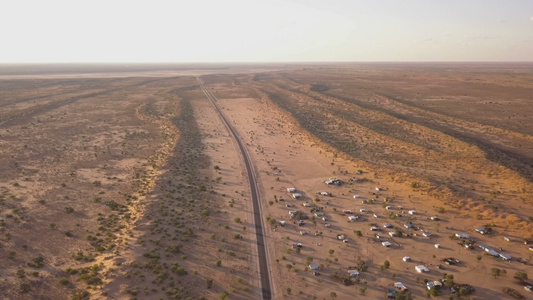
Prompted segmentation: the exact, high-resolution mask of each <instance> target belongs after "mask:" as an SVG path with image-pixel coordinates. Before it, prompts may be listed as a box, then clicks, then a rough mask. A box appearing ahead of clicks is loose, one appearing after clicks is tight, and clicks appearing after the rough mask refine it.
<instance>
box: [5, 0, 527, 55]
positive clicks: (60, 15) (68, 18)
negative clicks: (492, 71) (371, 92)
mask: <svg viewBox="0 0 533 300" xmlns="http://www.w3.org/2000/svg"><path fill="white" fill-rule="evenodd" d="M0 38H1V39H0V41H1V43H0V62H167V61H168V62H239V61H244V62H250V61H254V62H255V61H267V62H281V61H299V62H301V61H533V0H516V1H515V0H283V1H282V0H263V1H260V0H187V1H182V0H174V1H163V0H149V1H135V0H128V1H122V0H103V1H102V0H85V1H77V0H0Z"/></svg>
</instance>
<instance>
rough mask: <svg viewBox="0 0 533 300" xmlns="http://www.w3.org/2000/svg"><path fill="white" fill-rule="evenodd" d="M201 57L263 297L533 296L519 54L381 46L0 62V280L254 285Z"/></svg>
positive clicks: (200, 291) (80, 288)
mask: <svg viewBox="0 0 533 300" xmlns="http://www.w3.org/2000/svg"><path fill="white" fill-rule="evenodd" d="M197 76H201V78H202V80H203V82H204V84H205V86H206V87H207V88H208V89H209V91H210V92H211V93H212V94H213V95H214V96H215V97H216V99H217V100H216V101H217V106H218V107H220V108H221V110H222V113H223V114H224V115H225V116H226V118H227V119H228V120H229V121H230V123H231V124H232V126H233V127H234V129H235V130H236V131H237V133H238V135H239V137H240V139H241V140H242V142H243V143H244V144H245V145H246V147H247V151H248V154H249V156H250V157H251V159H252V162H253V164H254V170H255V173H256V179H257V181H258V182H257V184H258V186H259V187H260V194H261V206H262V212H263V214H264V224H265V225H267V226H266V227H267V229H266V232H265V238H266V239H267V246H268V249H267V250H268V260H269V265H270V273H271V282H272V293H273V298H274V299H334V298H337V299H349V298H353V297H365V298H369V299H378V298H379V299H382V298H385V297H386V295H387V288H391V287H392V288H393V283H395V282H402V283H403V284H404V285H405V286H407V287H408V289H409V291H408V292H407V293H398V295H397V298H402V299H408V298H413V299H417V298H418V299H421V298H425V297H427V295H428V294H432V295H438V294H442V295H443V296H444V297H446V298H448V297H453V298H455V297H459V294H467V293H468V292H469V290H468V289H467V288H465V287H464V286H463V287H462V288H461V286H460V284H468V285H470V286H472V287H474V289H475V290H474V291H473V293H471V294H470V295H462V297H470V298H471V299H501V298H506V297H509V298H510V297H511V296H510V294H512V292H509V291H510V290H509V289H514V290H517V291H518V293H520V294H522V295H523V296H525V297H531V295H530V294H528V293H530V292H528V291H526V290H524V289H523V285H524V284H525V283H527V282H530V280H529V279H528V278H527V274H528V272H529V273H531V271H530V270H531V264H533V258H532V256H531V255H532V254H533V252H531V251H529V250H528V247H529V246H530V245H526V244H524V242H527V241H529V240H531V239H533V235H532V232H533V225H532V221H533V205H532V202H533V198H532V196H533V106H532V105H531V104H532V103H533V65H531V64H518V63H516V64H510V63H509V64H503V63H501V64H482V63H470V64H467V63H464V64H459V63H447V64H445V63H440V64H439V63H426V64H422V63H421V64H384V63H383V64H309V65H296V64H292V65H272V66H269V65H237V66H230V65H216V66H209V65H190V66H181V67H180V66H171V65H168V66H167V65H158V66H148V65H145V66H128V67H117V66H112V65H105V66H98V67H96V66H90V67H88V66H77V67H68V66H60V67H58V66H49V67H46V66H38V67H31V66H22V67H21V66H8V67H6V68H3V71H2V72H1V74H0V91H1V94H0V162H1V163H0V170H1V172H0V248H1V250H2V251H0V261H1V264H0V265H1V267H0V275H1V277H0V278H1V281H0V290H2V291H4V292H3V294H2V295H1V296H0V297H1V298H2V299H29V298H35V299H160V298H161V299H201V298H205V299H226V298H227V299H258V298H259V297H260V294H259V291H260V287H259V278H258V270H257V248H256V244H255V232H254V224H253V219H252V205H251V202H250V201H251V199H250V191H249V184H248V183H247V180H248V178H247V177H246V172H245V170H244V164H243V161H242V157H240V153H239V152H238V148H237V146H236V144H235V142H234V141H233V140H232V137H231V135H230V134H229V132H228V130H227V129H226V128H225V126H224V124H223V123H222V121H221V119H220V117H219V115H218V114H217V112H216V110H215V109H214V107H213V105H211V103H210V102H209V101H208V99H207V98H206V97H205V95H204V94H203V92H202V90H201V89H200V87H199V85H198V81H197ZM330 178H331V179H333V178H336V179H338V180H339V181H338V182H339V185H336V184H331V185H327V184H326V183H325V181H326V180H328V179H330ZM287 188H294V189H295V190H296V192H297V193H299V194H300V195H301V197H298V198H294V197H293V193H289V192H288V191H287ZM321 192H322V194H321ZM326 193H327V194H326ZM289 211H296V213H294V214H293V215H294V217H292V218H291V216H290V215H289ZM349 217H351V218H349ZM299 220H303V224H302V225H301V226H300V225H298V221H299ZM280 221H285V222H284V225H283V226H282V225H281V223H280ZM385 224H388V226H387V227H385V226H384V225H385ZM373 226H374V227H375V228H372V227H373ZM482 226H485V229H487V231H490V232H487V233H486V234H480V233H478V232H475V229H476V228H480V227H482ZM407 227H409V228H407ZM371 228H372V229H373V230H371ZM456 233H464V234H466V235H469V238H466V239H461V238H459V237H456V236H455V234H456ZM340 235H342V236H343V237H344V239H345V242H343V241H342V240H341V239H338V236H340ZM504 237H505V238H506V239H504ZM384 242H389V243H390V245H389V246H388V247H385V246H383V243H384ZM470 243H473V247H471V248H470V249H468V248H466V247H465V244H470ZM298 244H301V247H299V246H297V245H298ZM435 244H439V247H438V248H437V247H436V246H435ZM479 245H486V246H488V247H489V248H490V249H493V250H494V251H496V252H497V253H505V254H507V255H509V256H511V257H512V259H511V260H510V261H506V260H505V259H504V258H503V257H494V256H492V255H490V254H489V252H488V251H485V250H483V249H481V248H480V247H479ZM406 256H409V257H410V260H408V261H404V260H403V258H404V257H406ZM450 257H453V258H455V259H457V260H458V261H459V262H458V263H453V262H452V264H446V263H445V262H444V261H443V258H450ZM310 264H316V266H317V267H318V270H315V271H313V270H310V269H309V265H310ZM419 265H424V266H426V267H427V269H428V270H429V271H428V272H422V273H419V272H417V271H416V270H415V266H419ZM350 270H357V271H358V272H359V275H358V276H353V277H352V276H350V273H349V272H348V271H350ZM352 273H353V272H352ZM354 275H355V273H354ZM524 275H526V276H524ZM529 276H533V274H529ZM441 279H443V285H445V286H448V287H443V288H441V289H437V290H436V289H434V288H433V289H431V290H428V289H427V288H426V283H427V282H428V281H429V282H432V281H438V280H441ZM450 287H455V288H456V289H457V291H456V292H455V293H452V290H451V289H450ZM505 289H507V290H506V291H507V292H504V290H505ZM396 291H398V292H399V290H396Z"/></svg>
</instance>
